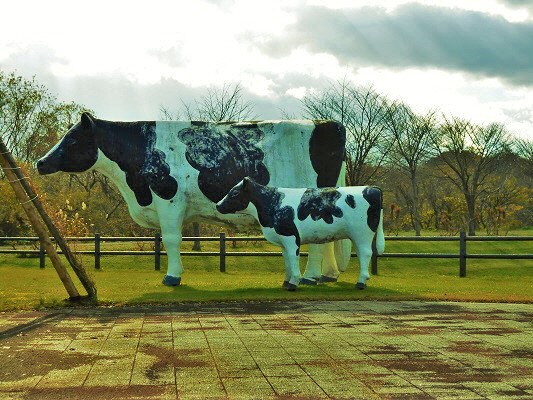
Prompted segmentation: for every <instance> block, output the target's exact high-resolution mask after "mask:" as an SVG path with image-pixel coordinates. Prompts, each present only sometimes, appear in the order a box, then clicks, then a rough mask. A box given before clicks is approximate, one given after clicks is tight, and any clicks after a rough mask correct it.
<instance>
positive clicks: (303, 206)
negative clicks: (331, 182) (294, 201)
mask: <svg viewBox="0 0 533 400" xmlns="http://www.w3.org/2000/svg"><path fill="white" fill-rule="evenodd" d="M340 197H341V194H340V193H339V191H337V189H335V188H325V189H314V188H313V189H307V190H306V191H305V192H304V194H303V196H302V198H301V200H300V204H299V205H298V219H299V220H300V221H303V220H304V219H306V218H307V217H308V216H311V218H312V219H313V221H317V220H319V219H323V220H324V222H326V223H328V224H332V223H333V217H337V218H341V217H342V215H343V214H342V210H341V209H340V208H339V207H337V205H336V204H335V203H336V202H337V200H339V198H340Z"/></svg>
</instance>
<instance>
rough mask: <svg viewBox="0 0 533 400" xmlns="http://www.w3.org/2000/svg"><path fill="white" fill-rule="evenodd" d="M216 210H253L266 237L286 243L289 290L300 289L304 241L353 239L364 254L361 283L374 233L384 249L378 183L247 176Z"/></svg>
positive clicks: (360, 256) (250, 212) (362, 284)
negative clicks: (289, 184) (294, 184)
mask: <svg viewBox="0 0 533 400" xmlns="http://www.w3.org/2000/svg"><path fill="white" fill-rule="evenodd" d="M217 210H218V211H219V212H220V213H222V214H227V213H235V212H241V213H245V214H248V215H252V216H253V217H254V218H255V219H256V220H257V221H258V222H259V224H260V225H261V229H262V231H263V235H264V236H265V238H266V239H267V240H268V241H269V242H271V243H273V244H276V245H278V246H281V247H282V248H283V258H284V260H285V281H284V282H283V286H284V287H285V288H287V289H289V290H296V288H297V286H298V284H299V283H300V279H301V275H300V263H299V258H300V245H301V244H305V243H326V242H331V241H332V240H339V239H350V240H351V241H352V243H353V244H354V246H355V249H356V252H357V257H358V259H359V267H360V273H359V278H358V280H357V285H356V287H357V288H359V289H364V288H365V287H366V281H367V280H368V279H369V275H368V264H369V262H370V258H371V257H372V241H373V240H374V237H376V248H377V252H378V254H383V251H384V250H385V237H384V235H383V199H382V193H381V189H379V188H377V187H368V186H350V187H340V188H335V187H328V188H320V189H316V188H310V189H294V188H291V189H289V188H276V187H271V186H264V185H260V184H259V183H256V182H254V181H253V180H252V179H249V178H244V179H243V180H242V181H241V182H239V183H238V184H237V185H236V186H235V187H233V188H232V189H231V190H230V191H229V193H228V194H227V195H226V196H225V197H224V198H223V199H222V200H221V201H220V202H218V203H217Z"/></svg>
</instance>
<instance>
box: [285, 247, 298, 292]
mask: <svg viewBox="0 0 533 400" xmlns="http://www.w3.org/2000/svg"><path fill="white" fill-rule="evenodd" d="M282 253H283V261H284V262H285V281H284V282H283V287H284V288H285V289H287V290H289V291H294V290H296V288H297V287H298V284H299V283H300V279H301V277H302V276H301V273H300V256H299V248H298V246H296V245H295V244H292V245H291V244H287V245H285V243H284V244H283V250H282Z"/></svg>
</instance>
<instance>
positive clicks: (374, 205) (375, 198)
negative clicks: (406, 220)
mask: <svg viewBox="0 0 533 400" xmlns="http://www.w3.org/2000/svg"><path fill="white" fill-rule="evenodd" d="M363 198H364V199H365V200H366V201H368V204H369V205H370V206H369V207H368V211H367V224H368V227H369V228H370V229H372V231H373V232H376V230H377V229H378V225H379V218H380V215H381V209H382V208H383V193H382V192H381V189H380V188H378V187H374V186H372V187H366V188H364V190H363Z"/></svg>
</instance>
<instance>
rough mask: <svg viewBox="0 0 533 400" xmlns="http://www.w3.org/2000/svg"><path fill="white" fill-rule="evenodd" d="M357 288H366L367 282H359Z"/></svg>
mask: <svg viewBox="0 0 533 400" xmlns="http://www.w3.org/2000/svg"><path fill="white" fill-rule="evenodd" d="M355 288H356V289H359V290H363V289H364V288H366V283H363V282H357V284H356V285H355Z"/></svg>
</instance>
